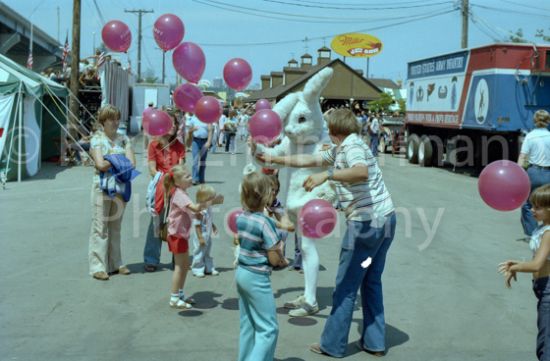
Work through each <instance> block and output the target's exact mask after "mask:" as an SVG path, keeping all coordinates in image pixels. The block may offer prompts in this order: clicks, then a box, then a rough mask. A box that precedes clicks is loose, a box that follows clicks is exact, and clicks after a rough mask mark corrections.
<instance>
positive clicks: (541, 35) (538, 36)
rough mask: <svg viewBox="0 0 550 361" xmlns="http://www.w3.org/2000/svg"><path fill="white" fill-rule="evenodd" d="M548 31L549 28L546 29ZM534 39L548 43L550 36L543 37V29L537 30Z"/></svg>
mask: <svg viewBox="0 0 550 361" xmlns="http://www.w3.org/2000/svg"><path fill="white" fill-rule="evenodd" d="M548 30H550V28H548ZM535 37H537V38H541V39H542V41H546V42H550V35H544V30H543V29H537V33H536V34H535Z"/></svg>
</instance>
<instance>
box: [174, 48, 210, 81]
mask: <svg viewBox="0 0 550 361" xmlns="http://www.w3.org/2000/svg"><path fill="white" fill-rule="evenodd" d="M172 63H173V64H174V69H176V71H177V72H178V74H179V75H181V76H182V77H183V78H184V79H185V80H187V81H189V82H191V83H198V82H199V80H200V79H201V76H202V74H203V73H204V68H205V66H206V59H205V57H204V53H203V51H202V49H201V48H200V46H198V45H197V44H195V43H190V42H184V43H181V44H180V45H178V46H177V47H176V48H175V49H174V52H173V53H172Z"/></svg>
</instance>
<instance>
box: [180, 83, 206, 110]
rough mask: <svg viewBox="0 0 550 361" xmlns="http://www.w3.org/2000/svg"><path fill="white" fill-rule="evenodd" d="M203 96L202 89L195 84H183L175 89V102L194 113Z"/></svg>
mask: <svg viewBox="0 0 550 361" xmlns="http://www.w3.org/2000/svg"><path fill="white" fill-rule="evenodd" d="M202 97H203V94H202V92H201V90H200V89H199V88H198V87H196V86H195V85H193V84H189V83H187V84H182V85H180V86H179V87H177V88H176V90H175V91H174V103H175V104H176V106H177V107H178V108H180V109H181V110H183V111H184V112H189V113H194V112H195V105H196V104H197V102H198V101H199V99H200V98H202Z"/></svg>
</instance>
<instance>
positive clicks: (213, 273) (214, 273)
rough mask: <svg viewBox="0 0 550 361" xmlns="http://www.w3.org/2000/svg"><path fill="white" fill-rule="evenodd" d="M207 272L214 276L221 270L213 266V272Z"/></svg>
mask: <svg viewBox="0 0 550 361" xmlns="http://www.w3.org/2000/svg"><path fill="white" fill-rule="evenodd" d="M206 274H210V275H212V276H218V275H219V274H220V272H218V271H217V270H216V269H215V268H213V269H212V271H211V272H206Z"/></svg>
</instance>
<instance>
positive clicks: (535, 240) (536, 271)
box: [499, 184, 550, 361]
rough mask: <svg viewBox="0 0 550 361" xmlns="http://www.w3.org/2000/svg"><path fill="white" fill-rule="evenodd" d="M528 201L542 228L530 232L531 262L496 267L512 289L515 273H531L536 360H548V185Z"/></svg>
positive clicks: (549, 295)
mask: <svg viewBox="0 0 550 361" xmlns="http://www.w3.org/2000/svg"><path fill="white" fill-rule="evenodd" d="M529 202H531V205H532V206H533V208H532V209H531V212H532V213H533V217H534V218H535V220H536V221H537V222H542V225H541V226H540V227H539V228H538V229H536V230H535V231H534V232H533V235H532V236H531V241H530V242H529V247H530V248H531V250H532V251H533V259H532V260H531V261H529V262H519V261H512V260H509V261H506V262H502V263H501V264H499V272H500V273H503V274H504V278H505V284H506V287H508V288H510V287H511V282H512V279H514V280H515V279H516V273H517V272H525V273H532V274H533V291H534V292H535V296H536V297H537V299H538V303H537V327H538V335H537V350H536V353H537V358H538V360H539V361H543V360H544V361H549V360H550V232H548V231H550V184H547V185H544V186H542V187H539V188H537V189H535V190H534V191H533V193H532V194H531V197H530V198H529Z"/></svg>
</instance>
